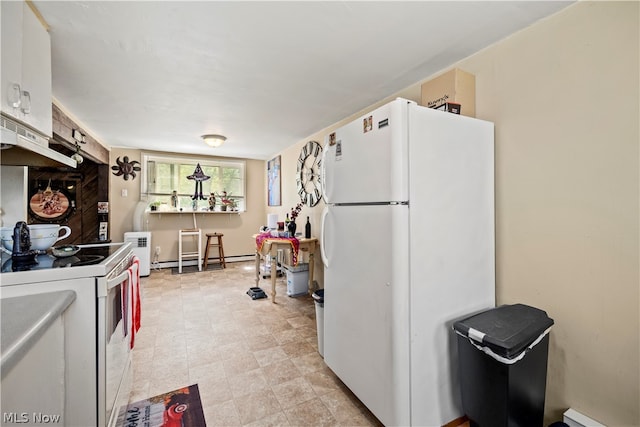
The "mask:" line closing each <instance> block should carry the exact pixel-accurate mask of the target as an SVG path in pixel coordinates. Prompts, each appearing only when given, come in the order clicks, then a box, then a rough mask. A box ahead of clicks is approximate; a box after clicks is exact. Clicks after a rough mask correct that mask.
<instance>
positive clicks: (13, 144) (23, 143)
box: [0, 114, 78, 168]
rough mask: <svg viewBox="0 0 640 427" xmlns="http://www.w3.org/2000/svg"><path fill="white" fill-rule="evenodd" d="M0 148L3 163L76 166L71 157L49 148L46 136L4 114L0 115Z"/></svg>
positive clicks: (0, 159)
mask: <svg viewBox="0 0 640 427" xmlns="http://www.w3.org/2000/svg"><path fill="white" fill-rule="evenodd" d="M0 149H1V150H2V151H0V163H1V164H3V165H15V166H54V167H59V166H63V165H64V166H70V167H72V168H76V167H78V164H77V163H76V161H75V160H73V159H72V158H71V157H67V156H65V155H64V154H62V153H59V152H57V151H55V150H52V149H51V148H49V140H48V138H46V137H44V136H42V135H40V134H38V133H36V132H35V131H33V130H32V129H30V128H28V127H27V126H25V125H23V124H21V123H19V122H17V121H16V120H14V119H12V118H9V117H7V116H5V115H4V114H2V116H0Z"/></svg>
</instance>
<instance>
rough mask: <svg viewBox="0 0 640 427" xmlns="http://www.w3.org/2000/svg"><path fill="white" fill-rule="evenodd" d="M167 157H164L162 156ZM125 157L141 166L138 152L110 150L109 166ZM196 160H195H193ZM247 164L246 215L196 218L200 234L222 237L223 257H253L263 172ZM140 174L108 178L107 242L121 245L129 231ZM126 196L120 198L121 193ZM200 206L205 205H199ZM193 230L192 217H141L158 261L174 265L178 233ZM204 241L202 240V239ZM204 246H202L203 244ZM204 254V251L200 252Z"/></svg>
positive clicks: (258, 163)
mask: <svg viewBox="0 0 640 427" xmlns="http://www.w3.org/2000/svg"><path fill="white" fill-rule="evenodd" d="M165 154H168V153H165ZM124 156H128V157H129V161H132V160H137V161H139V162H141V161H142V160H141V152H140V151H139V150H127V149H121V148H114V149H112V150H111V153H110V159H111V160H110V164H111V165H114V164H115V163H116V158H118V157H120V159H121V160H122V158H123V157H124ZM194 157H196V158H197V157H198V156H194ZM246 162H247V169H246V171H247V187H246V190H247V211H246V212H240V213H238V214H235V213H234V214H213V215H207V214H196V221H197V225H198V227H199V228H201V229H202V233H203V235H204V233H211V232H220V233H223V234H224V238H223V239H224V250H225V256H229V257H232V256H238V255H251V254H253V253H255V242H253V241H252V240H251V235H252V234H255V233H257V232H258V229H259V228H260V225H262V224H264V223H265V221H266V217H265V210H264V209H265V205H266V203H267V202H266V195H265V191H264V188H265V185H266V183H265V182H266V169H265V162H264V161H262V160H246ZM141 179H142V174H141V173H138V174H137V177H136V178H135V179H133V180H132V179H131V178H129V180H127V181H125V180H124V179H123V177H122V176H114V175H111V180H110V189H109V204H110V223H111V232H110V236H111V240H113V241H122V240H123V238H124V233H125V232H127V231H133V224H134V222H133V218H134V213H135V211H136V206H137V204H138V201H139V200H140V184H141ZM123 189H126V190H127V196H126V197H122V190H123ZM201 203H203V204H204V203H206V201H202V202H201ZM180 228H193V214H191V213H183V214H145V215H144V220H143V230H144V231H151V232H152V236H151V240H152V241H151V247H152V248H155V247H156V246H160V248H161V249H160V250H161V252H160V257H159V261H160V262H164V261H176V260H177V259H178V240H177V236H178V230H179V229H180ZM203 241H204V239H203ZM203 244H204V243H203ZM203 250H204V248H203Z"/></svg>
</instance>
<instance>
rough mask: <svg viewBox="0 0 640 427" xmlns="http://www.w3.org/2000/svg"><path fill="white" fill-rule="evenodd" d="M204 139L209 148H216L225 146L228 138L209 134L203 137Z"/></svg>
mask: <svg viewBox="0 0 640 427" xmlns="http://www.w3.org/2000/svg"><path fill="white" fill-rule="evenodd" d="M202 139H203V140H204V142H205V143H206V144H207V145H208V146H210V147H213V148H216V147H220V146H221V145H222V144H224V142H225V141H226V140H227V137H226V136H222V135H213V134H207V135H202Z"/></svg>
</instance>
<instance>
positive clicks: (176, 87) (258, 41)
mask: <svg viewBox="0 0 640 427" xmlns="http://www.w3.org/2000/svg"><path fill="white" fill-rule="evenodd" d="M33 3H34V4H35V6H36V7H37V8H38V10H39V11H40V13H41V14H42V16H43V18H44V19H45V21H47V23H48V24H49V26H50V34H51V45H52V71H53V79H52V84H53V96H54V97H55V98H56V99H57V101H58V102H59V104H61V105H62V106H63V108H64V109H65V110H66V111H68V112H70V113H71V114H72V115H73V116H74V117H75V118H76V119H77V120H78V121H80V122H81V123H82V125H83V126H85V127H86V130H87V131H88V132H90V133H91V134H92V136H94V137H96V138H97V139H98V140H100V141H101V142H102V143H104V144H105V145H107V146H110V147H128V148H138V149H143V150H161V151H169V152H179V153H190V154H208V155H217V156H226V157H243V158H252V159H263V160H264V159H269V158H271V157H272V156H273V155H274V154H276V153H277V152H279V151H281V150H283V149H285V148H287V147H289V146H291V145H293V144H295V143H297V142H299V141H301V140H303V139H304V138H306V137H308V136H309V135H312V134H314V133H316V132H318V131H321V130H322V129H324V128H326V127H328V126H331V125H332V124H334V123H336V122H338V121H340V120H341V119H344V118H345V117H347V116H349V115H351V114H354V113H356V112H358V111H359V110H361V109H363V108H366V107H367V106H369V105H372V104H374V103H376V102H377V101H380V100H382V99H383V98H385V97H388V96H391V95H393V94H394V93H396V92H398V91H400V90H402V89H405V88H407V87H408V86H410V85H412V84H415V83H417V82H419V81H421V80H423V79H424V78H426V77H428V76H430V75H432V74H434V73H436V72H438V71H441V70H443V69H445V68H447V67H449V66H450V65H452V64H453V63H455V62H457V61H459V60H461V59H463V58H465V57H468V56H470V55H472V54H473V53H475V52H477V51H479V50H481V49H483V48H484V47H486V46H488V45H491V44H492V43H495V42H496V41H498V40H501V39H503V38H505V37H507V36H508V35H510V34H512V33H514V32H516V31H518V30H520V29H522V28H524V27H527V26H529V25H531V24H532V23H533V22H535V21H537V20H539V19H542V18H544V17H545V16H548V15H550V14H553V13H555V12H557V11H558V10H560V9H562V8H564V7H566V6H568V5H569V4H571V2H558V1H534V2H524V1H513V2H510V1H496V2H478V1H470V2H466V1H442V2H439V1H409V2H399V1H392V2H361V1H355V2H349V1H347V2H345V1H328V2H311V1H296V2H294V1H285V2H268V1H258V2H245V1H230V2H223V1H215V2H214V1H197V2H189V1H139V2H131V1H49V0H43V1H38V0H35V1H33ZM206 133H217V134H222V135H225V136H226V137H227V138H228V140H227V142H226V143H225V144H224V145H223V146H222V147H219V148H215V149H214V148H210V147H208V146H207V145H205V144H204V143H203V142H202V139H201V135H203V134H206Z"/></svg>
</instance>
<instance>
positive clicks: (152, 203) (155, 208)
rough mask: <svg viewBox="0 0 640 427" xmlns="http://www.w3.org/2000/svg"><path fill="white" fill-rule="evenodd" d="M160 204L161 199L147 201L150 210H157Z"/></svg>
mask: <svg viewBox="0 0 640 427" xmlns="http://www.w3.org/2000/svg"><path fill="white" fill-rule="evenodd" d="M161 204H162V202H161V201H159V200H156V201H155V202H151V203H149V208H150V209H151V210H152V211H157V210H158V206H160V205H161Z"/></svg>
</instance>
